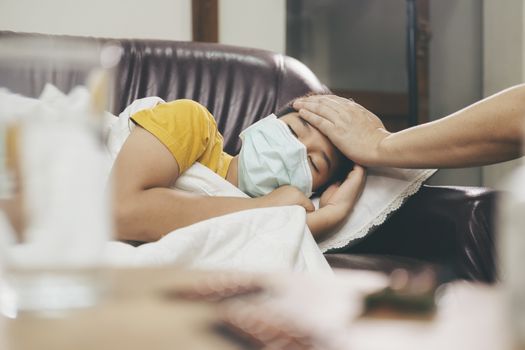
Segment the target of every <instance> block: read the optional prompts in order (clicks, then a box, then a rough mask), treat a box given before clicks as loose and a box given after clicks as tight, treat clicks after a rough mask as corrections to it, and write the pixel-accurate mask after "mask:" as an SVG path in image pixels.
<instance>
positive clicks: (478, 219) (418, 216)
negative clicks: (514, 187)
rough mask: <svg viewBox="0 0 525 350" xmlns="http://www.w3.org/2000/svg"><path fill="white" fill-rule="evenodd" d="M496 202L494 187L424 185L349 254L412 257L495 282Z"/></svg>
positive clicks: (345, 251)
mask: <svg viewBox="0 0 525 350" xmlns="http://www.w3.org/2000/svg"><path fill="white" fill-rule="evenodd" d="M496 200H497V193H496V192H495V191H493V190H490V189H485V188H480V187H452V186H426V185H425V186H423V187H422V188H421V190H420V191H419V192H418V193H417V194H415V195H414V196H412V197H411V198H410V199H409V200H408V201H407V202H406V203H405V205H404V206H403V207H402V208H400V209H399V210H398V211H397V212H396V213H394V214H393V215H392V217H390V218H389V219H388V220H387V221H386V222H385V223H384V224H383V225H381V226H380V227H378V228H377V229H376V231H375V232H373V233H371V234H369V235H368V236H367V237H366V238H365V239H363V240H362V241H360V242H358V243H357V244H355V245H353V246H350V247H348V248H347V249H345V250H344V253H346V254H375V255H394V256H401V257H406V258H413V259H418V260H420V261H425V262H429V263H434V264H439V265H440V266H443V267H444V268H445V269H447V270H449V271H450V272H451V273H452V274H453V275H454V276H455V277H456V278H464V279H469V280H478V281H484V282H493V281H495V279H496V255H495V244H494V241H495V239H496V237H495V227H494V226H495V220H494V211H495V204H496Z"/></svg>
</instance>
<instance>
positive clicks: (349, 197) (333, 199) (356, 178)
mask: <svg viewBox="0 0 525 350" xmlns="http://www.w3.org/2000/svg"><path fill="white" fill-rule="evenodd" d="M365 179H366V171H365V169H364V168H363V167H362V166H360V165H357V164H356V165H354V168H353V169H352V171H350V172H349V173H348V176H347V177H346V179H345V181H343V183H342V184H332V185H331V186H330V187H328V188H327V189H326V190H325V191H324V192H323V194H322V195H321V199H320V200H319V208H327V209H328V207H330V211H333V212H334V213H336V216H337V217H339V218H340V219H341V220H342V219H343V218H345V217H346V216H347V215H348V214H349V213H350V211H351V210H352V208H353V207H354V204H355V203H356V202H357V199H358V198H359V196H360V195H361V192H362V191H363V187H364V185H365Z"/></svg>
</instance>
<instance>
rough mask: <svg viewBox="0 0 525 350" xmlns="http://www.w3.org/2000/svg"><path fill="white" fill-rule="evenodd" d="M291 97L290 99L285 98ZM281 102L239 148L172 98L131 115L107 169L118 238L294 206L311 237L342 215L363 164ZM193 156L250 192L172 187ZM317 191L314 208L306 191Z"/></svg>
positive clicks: (359, 184) (199, 111)
mask: <svg viewBox="0 0 525 350" xmlns="http://www.w3.org/2000/svg"><path fill="white" fill-rule="evenodd" d="M292 102H293V101H292ZM287 106H288V107H286V108H284V109H283V110H281V111H279V112H277V113H276V114H272V115H270V116H268V117H266V118H264V119H262V120H260V121H258V122H256V123H254V124H253V125H251V126H250V127H248V128H247V129H245V130H244V131H243V132H242V133H241V134H240V138H241V140H242V147H241V151H240V153H239V154H238V155H235V156H232V155H229V154H227V153H225V152H224V151H223V138H222V135H221V134H220V133H219V131H218V130H217V125H216V122H215V119H214V117H213V116H212V115H211V113H210V112H209V111H208V110H207V109H206V108H205V107H204V106H202V105H200V104H199V103H197V102H195V101H192V100H175V101H172V102H168V103H161V104H159V105H157V106H155V107H153V108H150V109H145V110H142V111H139V112H137V113H135V114H133V115H132V117H131V120H132V121H133V122H134V123H135V125H136V126H137V127H135V128H134V129H133V130H132V131H131V134H130V135H129V136H128V138H127V139H126V141H125V143H124V145H123V146H122V149H121V150H120V152H119V154H118V156H117V158H116V160H115V164H114V167H113V170H112V177H113V182H114V187H115V195H116V198H115V199H116V205H115V218H116V225H117V232H118V238H119V239H122V240H133V241H143V242H151V241H156V240H158V239H159V238H161V237H162V236H163V235H165V234H167V233H169V232H171V231H173V230H175V229H177V228H181V227H184V226H188V225H191V224H193V223H196V222H199V221H202V220H205V219H209V218H212V217H216V216H220V215H225V214H228V213H232V212H237V211H241V210H246V209H252V208H262V207H272V206H285V205H300V206H302V207H304V208H305V210H306V211H307V225H308V227H309V228H310V231H311V232H312V234H313V235H314V237H315V238H319V237H321V235H322V234H324V233H326V232H329V231H330V230H331V229H333V228H335V227H336V226H337V225H339V224H340V223H341V222H342V221H343V220H344V219H345V217H347V216H348V215H349V214H350V212H351V210H352V208H353V205H354V204H355V202H356V201H357V199H358V197H359V195H360V192H361V190H362V188H363V185H364V178H365V174H364V169H363V168H362V167H360V166H358V165H355V166H354V167H353V169H352V170H351V171H350V169H351V162H350V161H349V160H348V159H346V158H345V157H344V156H343V155H342V154H341V153H340V152H339V150H337V148H335V147H334V145H333V144H332V143H331V142H330V141H329V140H328V139H327V138H326V137H325V136H324V135H323V134H322V133H321V132H320V131H319V130H317V129H316V128H315V127H313V126H312V125H310V124H309V123H307V122H306V121H305V120H304V119H302V118H301V117H300V116H299V113H298V112H297V111H295V110H294V109H293V108H292V107H291V103H289V104H288V105H287ZM195 162H199V163H201V164H202V165H204V166H206V167H207V168H209V169H210V170H212V171H214V172H215V173H217V174H218V175H219V176H221V177H222V178H224V179H225V180H227V181H229V182H230V183H231V184H233V185H234V186H237V187H238V188H239V189H241V190H242V191H243V192H244V193H246V194H248V195H249V196H250V197H252V198H237V197H208V196H203V195H198V194H194V193H188V192H184V191H180V190H176V189H172V188H171V186H172V185H173V184H174V183H175V181H176V180H177V178H178V177H179V176H180V175H181V174H183V173H184V172H185V171H186V170H187V169H188V168H190V167H191V166H192V165H193V164H194V163H195ZM312 193H318V194H320V195H321V198H320V207H319V209H317V210H315V208H314V206H313V204H312V202H311V201H310V199H309V197H310V196H311V195H312Z"/></svg>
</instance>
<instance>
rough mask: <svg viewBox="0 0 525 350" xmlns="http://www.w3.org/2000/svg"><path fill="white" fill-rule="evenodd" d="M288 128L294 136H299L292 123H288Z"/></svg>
mask: <svg viewBox="0 0 525 350" xmlns="http://www.w3.org/2000/svg"><path fill="white" fill-rule="evenodd" d="M288 129H290V132H291V133H292V135H293V136H295V137H297V134H296V132H295V131H294V130H293V129H292V127H291V126H290V125H288Z"/></svg>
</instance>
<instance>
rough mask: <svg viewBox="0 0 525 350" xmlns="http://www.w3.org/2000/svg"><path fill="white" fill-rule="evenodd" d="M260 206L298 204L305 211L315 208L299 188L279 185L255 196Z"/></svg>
mask: <svg viewBox="0 0 525 350" xmlns="http://www.w3.org/2000/svg"><path fill="white" fill-rule="evenodd" d="M256 200H258V201H259V203H261V204H260V207H261V208H262V207H279V206H285V205H300V206H301V207H303V208H305V209H306V211H307V212H311V211H314V210H315V207H314V205H313V203H312V201H311V200H310V199H309V198H308V197H306V196H305V195H304V193H302V192H301V191H300V190H299V189H297V188H296V187H293V186H281V187H279V188H277V189H275V190H273V191H272V192H270V193H268V194H267V195H265V196H262V197H259V198H256Z"/></svg>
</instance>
